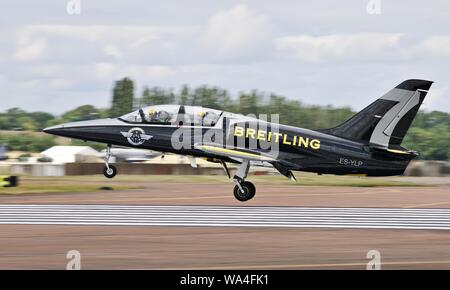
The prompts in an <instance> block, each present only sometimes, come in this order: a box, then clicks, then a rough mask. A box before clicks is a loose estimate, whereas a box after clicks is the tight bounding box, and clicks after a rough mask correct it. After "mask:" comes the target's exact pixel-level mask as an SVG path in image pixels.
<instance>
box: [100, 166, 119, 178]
mask: <svg viewBox="0 0 450 290" xmlns="http://www.w3.org/2000/svg"><path fill="white" fill-rule="evenodd" d="M103 174H104V175H105V177H107V178H113V177H114V176H116V174H117V168H116V167H115V166H113V165H109V168H108V167H106V166H105V168H104V169H103Z"/></svg>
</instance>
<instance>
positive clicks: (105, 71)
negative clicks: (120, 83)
mask: <svg viewBox="0 0 450 290" xmlns="http://www.w3.org/2000/svg"><path fill="white" fill-rule="evenodd" d="M94 71H95V75H96V77H98V78H100V79H107V78H112V77H113V76H114V74H115V72H116V66H115V65H114V64H111V63H96V64H95V65H94Z"/></svg>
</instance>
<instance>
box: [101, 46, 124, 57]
mask: <svg viewBox="0 0 450 290" xmlns="http://www.w3.org/2000/svg"><path fill="white" fill-rule="evenodd" d="M103 51H104V52H105V54H106V55H109V56H112V57H114V58H121V57H122V52H121V51H120V49H118V48H117V47H116V46H114V45H111V44H109V45H107V46H105V48H104V49H103Z"/></svg>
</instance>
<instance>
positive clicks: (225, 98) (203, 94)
mask: <svg viewBox="0 0 450 290" xmlns="http://www.w3.org/2000/svg"><path fill="white" fill-rule="evenodd" d="M135 91H136V90H135V85H134V82H133V81H132V80H131V79H129V78H124V79H121V80H118V81H116V82H115V83H114V86H113V90H112V104H111V107H110V108H106V109H105V108H103V109H102V108H96V107H94V106H92V105H84V106H80V107H78V108H76V109H73V110H70V111H68V112H66V113H64V114H63V115H61V116H54V115H52V114H49V113H46V112H26V111H24V110H21V109H19V108H12V109H9V110H7V111H6V112H4V113H0V130H26V131H40V130H41V129H43V128H45V127H47V126H51V125H55V124H59V123H65V122H75V121H82V120H91V119H97V118H106V117H118V116H121V115H123V114H127V113H129V112H131V111H132V110H134V109H136V108H138V107H141V106H147V105H159V104H180V105H192V106H203V107H207V108H212V109H218V110H224V111H230V112H235V113H241V114H244V115H247V114H256V115H259V114H267V115H269V116H270V114H279V117H280V123H282V124H286V125H292V126H297V127H303V128H308V129H321V128H330V127H333V126H335V125H337V124H340V123H341V122H343V121H345V120H346V119H348V118H350V117H351V116H352V115H353V114H355V112H354V111H353V110H352V109H351V108H349V107H342V108H336V107H333V106H317V105H307V104H304V103H302V102H300V101H298V100H291V99H288V98H285V97H284V96H280V95H277V94H274V93H265V92H261V91H258V90H253V91H250V92H240V93H239V94H238V95H237V96H235V97H234V96H232V95H230V93H229V91H227V90H226V89H223V88H220V87H216V86H207V85H203V86H199V87H195V88H191V87H189V86H187V85H184V86H182V87H181V88H180V89H178V90H174V89H167V88H161V87H144V88H143V90H142V93H141V94H139V95H135ZM25 136H26V137H25ZM14 138H15V139H14V140H10V139H11V137H10V136H7V135H5V134H2V135H0V144H7V145H10V147H12V149H16V150H23V151H40V149H41V148H42V147H44V146H51V144H50V143H49V140H53V139H52V138H50V139H45V142H42V140H40V141H39V140H35V141H36V142H35V143H36V144H40V145H39V146H34V148H33V145H30V144H33V142H34V141H33V140H31V141H30V139H29V138H31V137H30V136H27V135H26V134H25V135H24V137H22V138H23V142H20V138H21V137H20V135H19V136H18V135H14ZM34 138H37V137H34ZM42 138H44V137H42ZM46 138H49V137H48V136H46ZM74 142H75V141H74ZM75 144H78V142H75ZM402 146H404V147H406V148H409V149H412V150H416V151H419V152H420V153H421V156H420V158H422V159H433V160H450V114H448V113H445V112H439V111H433V112H424V111H420V112H419V113H418V115H417V117H416V118H415V120H414V122H413V124H412V126H411V128H410V129H409V131H408V134H407V135H406V137H405V139H404V141H403V143H402ZM30 147H31V148H30ZM37 147H38V148H37ZM95 147H96V148H100V147H101V146H100V145H95ZM44 149H45V148H44Z"/></svg>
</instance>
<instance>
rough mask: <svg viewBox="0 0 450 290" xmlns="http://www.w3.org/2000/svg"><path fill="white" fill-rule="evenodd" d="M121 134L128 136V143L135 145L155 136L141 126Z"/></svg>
mask: <svg viewBox="0 0 450 290" xmlns="http://www.w3.org/2000/svg"><path fill="white" fill-rule="evenodd" d="M120 134H122V136H123V137H125V138H127V140H128V143H130V144H131V145H134V146H139V145H142V144H144V142H145V141H147V140H150V139H151V138H153V136H151V135H147V134H145V131H144V130H143V129H141V128H132V129H130V130H129V131H128V132H120Z"/></svg>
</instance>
